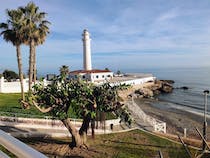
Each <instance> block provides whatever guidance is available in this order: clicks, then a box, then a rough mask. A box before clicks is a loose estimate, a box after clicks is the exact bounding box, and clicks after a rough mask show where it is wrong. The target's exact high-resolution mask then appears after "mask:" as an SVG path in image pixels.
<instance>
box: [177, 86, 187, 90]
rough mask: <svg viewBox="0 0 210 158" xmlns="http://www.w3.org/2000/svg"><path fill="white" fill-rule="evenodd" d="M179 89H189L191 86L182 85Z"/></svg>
mask: <svg viewBox="0 0 210 158" xmlns="http://www.w3.org/2000/svg"><path fill="white" fill-rule="evenodd" d="M179 89H183V90H188V89H189V87H187V86H183V87H180V88H179Z"/></svg>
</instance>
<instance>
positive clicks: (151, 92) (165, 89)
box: [131, 80, 174, 98]
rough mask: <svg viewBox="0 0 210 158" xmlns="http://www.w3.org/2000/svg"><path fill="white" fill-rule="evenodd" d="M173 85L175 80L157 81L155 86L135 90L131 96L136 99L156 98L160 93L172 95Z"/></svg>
mask: <svg viewBox="0 0 210 158" xmlns="http://www.w3.org/2000/svg"><path fill="white" fill-rule="evenodd" d="M173 83H174V81H173V80H156V81H155V82H154V84H152V85H150V86H146V87H143V88H140V89H138V90H135V91H134V93H132V94H131V95H132V96H133V97H135V98H154V97H155V96H157V95H158V94H160V93H171V92H172V91H173V89H174V88H173V85H172V84H173Z"/></svg>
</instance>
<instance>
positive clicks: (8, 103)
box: [0, 93, 46, 118]
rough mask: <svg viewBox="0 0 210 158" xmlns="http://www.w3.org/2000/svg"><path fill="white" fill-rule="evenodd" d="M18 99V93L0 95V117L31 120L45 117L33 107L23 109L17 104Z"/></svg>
mask: <svg viewBox="0 0 210 158" xmlns="http://www.w3.org/2000/svg"><path fill="white" fill-rule="evenodd" d="M20 98H21V94H20V93H9V94H5V93H0V115H3V116H16V117H32V118H33V117H35V118H44V116H46V115H44V114H42V113H41V112H39V111H38V110H37V109H36V108H35V107H31V108H30V109H24V108H23V107H22V106H21V105H20V103H19V100H20Z"/></svg>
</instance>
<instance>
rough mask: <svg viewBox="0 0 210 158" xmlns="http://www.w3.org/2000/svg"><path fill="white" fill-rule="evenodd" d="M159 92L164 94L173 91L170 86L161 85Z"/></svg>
mask: <svg viewBox="0 0 210 158" xmlns="http://www.w3.org/2000/svg"><path fill="white" fill-rule="evenodd" d="M161 91H162V92H164V93H171V92H172V91H173V87H172V86H170V85H163V86H162V88H161Z"/></svg>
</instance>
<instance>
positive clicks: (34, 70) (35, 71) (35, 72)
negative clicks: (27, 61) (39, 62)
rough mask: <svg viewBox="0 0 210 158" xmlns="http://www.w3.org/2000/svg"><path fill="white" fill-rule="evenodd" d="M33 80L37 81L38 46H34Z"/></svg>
mask: <svg viewBox="0 0 210 158" xmlns="http://www.w3.org/2000/svg"><path fill="white" fill-rule="evenodd" d="M33 74H34V75H33V81H34V83H36V75H37V70H36V47H34V61H33Z"/></svg>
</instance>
